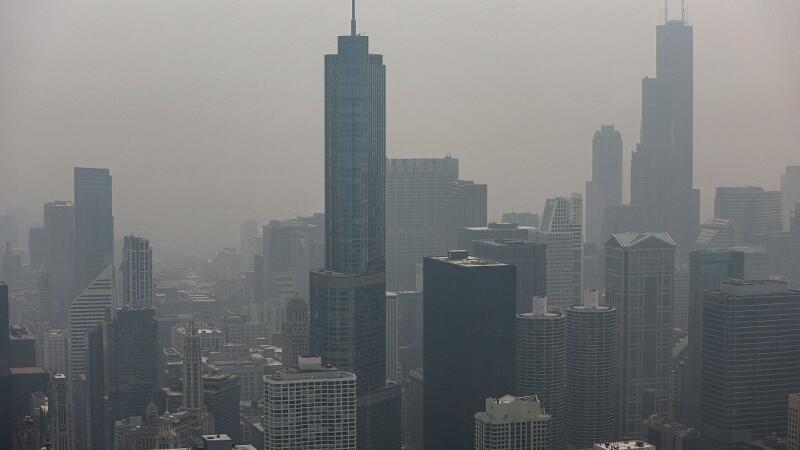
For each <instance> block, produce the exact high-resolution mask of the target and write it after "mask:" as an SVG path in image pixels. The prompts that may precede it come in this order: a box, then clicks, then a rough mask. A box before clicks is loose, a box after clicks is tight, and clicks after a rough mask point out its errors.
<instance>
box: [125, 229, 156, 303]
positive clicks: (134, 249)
mask: <svg viewBox="0 0 800 450" xmlns="http://www.w3.org/2000/svg"><path fill="white" fill-rule="evenodd" d="M120 269H121V271H122V303H123V304H124V305H125V306H131V307H134V308H149V307H151V306H153V250H152V249H150V241H148V240H147V239H144V238H140V237H136V236H125V241H124V244H123V247H122V265H121V266H120Z"/></svg>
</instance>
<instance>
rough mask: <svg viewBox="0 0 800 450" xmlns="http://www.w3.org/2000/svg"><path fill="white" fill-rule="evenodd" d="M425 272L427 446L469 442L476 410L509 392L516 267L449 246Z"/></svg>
mask: <svg viewBox="0 0 800 450" xmlns="http://www.w3.org/2000/svg"><path fill="white" fill-rule="evenodd" d="M423 279H424V283H425V286H424V293H423V296H424V301H423V309H424V321H425V326H424V328H423V334H424V339H423V340H424V342H425V347H424V351H423V366H424V368H425V383H424V388H423V390H424V395H423V403H424V407H423V435H424V448H430V449H468V448H472V443H473V422H474V415H475V413H477V412H479V411H482V410H483V408H484V407H485V405H486V403H485V402H486V399H487V398H489V397H495V398H497V397H498V396H502V395H505V394H507V393H509V392H514V340H515V336H514V330H515V324H514V320H515V316H516V309H517V293H516V286H517V283H516V269H515V268H514V266H510V265H508V264H503V263H499V262H496V261H492V260H488V259H482V258H475V257H470V256H467V252H466V251H456V250H454V251H450V253H449V255H448V256H446V257H429V258H425V259H424V262H423Z"/></svg>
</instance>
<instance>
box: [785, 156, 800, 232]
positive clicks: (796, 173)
mask: <svg viewBox="0 0 800 450" xmlns="http://www.w3.org/2000/svg"><path fill="white" fill-rule="evenodd" d="M781 198H782V200H783V224H784V225H787V224H788V223H789V221H790V220H791V218H792V214H796V213H797V209H796V205H797V204H798V203H800V166H786V173H783V174H781Z"/></svg>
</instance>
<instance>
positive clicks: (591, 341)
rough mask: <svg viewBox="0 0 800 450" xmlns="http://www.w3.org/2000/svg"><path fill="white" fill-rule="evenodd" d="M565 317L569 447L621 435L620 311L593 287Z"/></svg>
mask: <svg viewBox="0 0 800 450" xmlns="http://www.w3.org/2000/svg"><path fill="white" fill-rule="evenodd" d="M566 316H567V351H566V354H567V376H566V378H567V392H566V398H567V401H566V417H565V422H566V427H565V436H566V442H567V445H568V446H569V448H588V447H589V446H590V445H592V444H593V443H595V442H605V441H610V440H612V439H613V438H614V437H615V436H616V434H617V431H616V429H615V428H616V421H617V414H616V413H617V386H616V383H617V371H618V368H617V310H616V309H614V308H612V307H610V306H605V305H601V304H600V301H599V298H598V293H597V291H594V290H592V291H587V292H585V293H584V302H583V304H582V305H574V306H570V307H568V308H567V309H566Z"/></svg>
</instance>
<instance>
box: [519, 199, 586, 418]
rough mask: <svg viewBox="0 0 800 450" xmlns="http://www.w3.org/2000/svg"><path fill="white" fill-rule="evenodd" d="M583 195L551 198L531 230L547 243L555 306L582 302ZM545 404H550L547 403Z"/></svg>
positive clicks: (549, 289) (536, 238)
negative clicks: (540, 220)
mask: <svg viewBox="0 0 800 450" xmlns="http://www.w3.org/2000/svg"><path fill="white" fill-rule="evenodd" d="M582 230H583V197H582V196H581V194H572V196H570V197H569V198H566V197H556V198H549V199H547V202H546V203H545V206H544V214H543V215H542V225H541V227H540V229H539V230H537V231H533V232H531V238H532V240H533V241H534V242H537V243H539V244H545V245H547V251H546V254H547V255H546V259H547V280H546V283H545V284H546V291H547V292H546V294H547V300H548V302H549V303H550V305H551V306H552V307H554V308H562V309H563V308H566V307H567V306H571V305H578V304H580V303H581V299H582V292H583V231H582ZM545 407H547V406H546V405H545Z"/></svg>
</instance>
